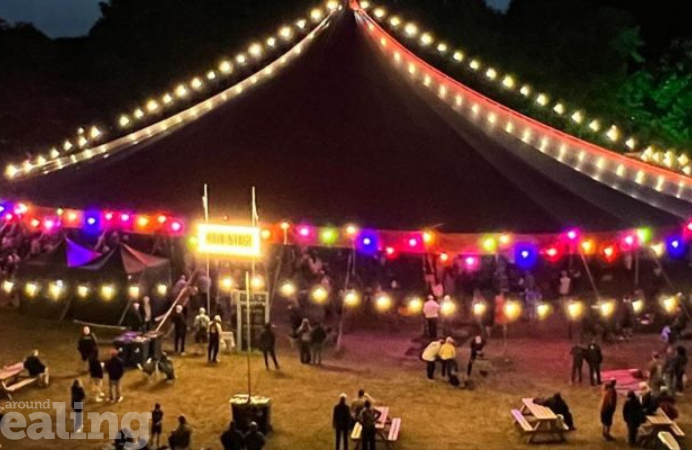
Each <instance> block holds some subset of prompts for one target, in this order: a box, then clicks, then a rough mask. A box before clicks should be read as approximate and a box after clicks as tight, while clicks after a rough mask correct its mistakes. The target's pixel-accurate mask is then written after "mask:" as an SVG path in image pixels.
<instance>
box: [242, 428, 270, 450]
mask: <svg viewBox="0 0 692 450" xmlns="http://www.w3.org/2000/svg"><path fill="white" fill-rule="evenodd" d="M266 442H267V440H266V439H265V437H264V435H263V434H262V432H261V431H259V429H258V427H257V423H256V422H250V427H249V430H248V432H247V434H246V435H245V448H246V449H247V450H262V449H263V448H264V444H266Z"/></svg>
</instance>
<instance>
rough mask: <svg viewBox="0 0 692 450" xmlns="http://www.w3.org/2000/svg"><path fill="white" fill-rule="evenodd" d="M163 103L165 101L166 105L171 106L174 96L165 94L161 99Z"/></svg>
mask: <svg viewBox="0 0 692 450" xmlns="http://www.w3.org/2000/svg"><path fill="white" fill-rule="evenodd" d="M161 101H163V104H164V105H170V104H171V103H173V96H172V95H171V94H169V93H165V94H164V95H163V97H161Z"/></svg>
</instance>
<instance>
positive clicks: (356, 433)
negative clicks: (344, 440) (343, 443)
mask: <svg viewBox="0 0 692 450" xmlns="http://www.w3.org/2000/svg"><path fill="white" fill-rule="evenodd" d="M362 433H363V426H362V425H361V424H360V423H358V422H356V425H355V426H354V427H353V431H351V440H353V441H360V435H361V434H362Z"/></svg>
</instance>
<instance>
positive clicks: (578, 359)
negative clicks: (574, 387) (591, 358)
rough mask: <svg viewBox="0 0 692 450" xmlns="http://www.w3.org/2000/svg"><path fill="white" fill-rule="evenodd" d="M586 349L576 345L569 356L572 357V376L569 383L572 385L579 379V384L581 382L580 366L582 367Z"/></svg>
mask: <svg viewBox="0 0 692 450" xmlns="http://www.w3.org/2000/svg"><path fill="white" fill-rule="evenodd" d="M585 351H586V349H585V348H584V347H582V346H581V345H579V344H577V345H575V346H574V347H572V350H570V352H569V354H570V355H571V356H572V376H571V378H570V379H571V383H572V384H574V383H576V382H577V379H579V383H580V384H581V382H582V366H583V365H584V353H585Z"/></svg>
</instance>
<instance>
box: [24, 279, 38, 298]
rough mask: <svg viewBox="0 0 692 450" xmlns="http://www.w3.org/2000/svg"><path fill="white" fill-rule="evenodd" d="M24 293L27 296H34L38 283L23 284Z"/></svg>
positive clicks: (36, 292)
mask: <svg viewBox="0 0 692 450" xmlns="http://www.w3.org/2000/svg"><path fill="white" fill-rule="evenodd" d="M24 293H25V294H26V295H27V296H29V297H32V298H33V297H36V294H38V284H36V283H33V282H29V283H26V284H25V285H24Z"/></svg>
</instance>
